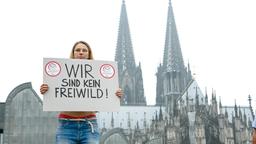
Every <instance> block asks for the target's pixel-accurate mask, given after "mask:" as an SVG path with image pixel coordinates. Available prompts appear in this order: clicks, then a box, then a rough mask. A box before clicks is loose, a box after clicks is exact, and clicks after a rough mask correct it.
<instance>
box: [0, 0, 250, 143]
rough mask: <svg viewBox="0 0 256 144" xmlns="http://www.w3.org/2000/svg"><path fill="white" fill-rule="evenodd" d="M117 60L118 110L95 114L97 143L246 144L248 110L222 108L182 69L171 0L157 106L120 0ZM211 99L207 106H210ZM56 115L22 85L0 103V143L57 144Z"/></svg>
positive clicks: (157, 86)
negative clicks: (150, 99) (145, 83)
mask: <svg viewBox="0 0 256 144" xmlns="http://www.w3.org/2000/svg"><path fill="white" fill-rule="evenodd" d="M115 60H116V61H117V62H118V71H119V78H120V79H119V84H120V86H121V87H122V89H123V90H124V97H123V99H122V106H121V109H120V111H119V112H104V113H103V112H99V113H98V114H97V117H98V124H99V128H100V132H101V139H100V141H101V144H245V143H246V144H247V143H251V123H252V120H253V119H254V114H253V110H252V106H251V97H250V96H249V98H248V100H249V104H248V106H238V105H237V104H236V103H235V104H234V106H233V107H231V106H222V104H221V101H219V103H218V102H217V98H216V97H217V96H216V93H215V91H212V92H211V98H209V97H208V93H207V92H205V94H203V93H202V91H201V89H200V87H199V86H198V84H197V82H196V80H195V79H194V78H193V77H192V75H191V70H190V66H189V64H188V66H187V67H185V66H184V62H183V57H182V52H181V48H180V44H179V39H178V33H177V29H176V24H175V19H174V14H173V10H172V6H171V1H169V9H168V17H167V28H166V41H165V48H164V56H163V63H162V64H160V65H159V66H158V68H157V73H156V77H157V84H156V105H155V106H148V105H147V103H146V99H145V96H144V88H143V78H142V72H141V65H140V64H139V66H136V64H135V59H134V55H133V48H132V42H131V36H130V30H129V25H128V17H127V12H126V5H125V2H124V0H123V3H122V9H121V16H120V24H119V33H118V41H117V48H116V56H115ZM209 99H210V102H209ZM56 117H57V113H56V112H43V111H42V100H41V99H40V98H39V96H38V95H37V94H36V92H35V91H34V90H33V88H32V85H31V83H24V84H21V85H19V86H17V87H16V88H14V89H13V91H12V92H11V93H10V94H9V95H8V97H7V100H6V102H5V103H0V144H52V143H55V131H56V127H57V118H56Z"/></svg>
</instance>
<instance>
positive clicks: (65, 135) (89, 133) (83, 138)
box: [56, 119, 99, 144]
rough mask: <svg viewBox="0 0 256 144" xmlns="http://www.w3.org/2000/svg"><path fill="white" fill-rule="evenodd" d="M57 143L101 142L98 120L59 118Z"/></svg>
mask: <svg viewBox="0 0 256 144" xmlns="http://www.w3.org/2000/svg"><path fill="white" fill-rule="evenodd" d="M56 144H99V130H98V125H97V120H96V119H94V120H85V121H70V120H59V127H58V129H57V133H56Z"/></svg>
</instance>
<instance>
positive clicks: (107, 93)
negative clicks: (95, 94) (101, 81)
mask: <svg viewBox="0 0 256 144" xmlns="http://www.w3.org/2000/svg"><path fill="white" fill-rule="evenodd" d="M106 98H108V89H106Z"/></svg>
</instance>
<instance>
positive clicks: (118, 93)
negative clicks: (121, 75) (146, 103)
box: [115, 88, 123, 99]
mask: <svg viewBox="0 0 256 144" xmlns="http://www.w3.org/2000/svg"><path fill="white" fill-rule="evenodd" d="M115 94H116V96H117V97H119V98H120V99H121V97H122V96H123V91H122V89H120V88H119V89H118V90H117V91H116V93H115Z"/></svg>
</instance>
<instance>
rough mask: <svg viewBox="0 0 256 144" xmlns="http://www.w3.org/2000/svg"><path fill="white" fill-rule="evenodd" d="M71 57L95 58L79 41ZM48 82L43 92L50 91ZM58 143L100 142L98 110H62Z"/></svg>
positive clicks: (96, 143)
mask: <svg viewBox="0 0 256 144" xmlns="http://www.w3.org/2000/svg"><path fill="white" fill-rule="evenodd" d="M70 58H72V59H90V60H92V59H93V54H92V50H91V48H90V46H89V44H88V43H86V42H84V41H78V42H76V43H75V44H74V46H73V48H72V51H71V54H70ZM48 89H49V87H48V85H47V84H42V85H41V87H40V92H41V94H44V93H46V92H47V91H48ZM115 94H116V96H118V97H119V98H120V97H121V96H122V95H123V92H122V91H121V89H119V90H117V91H116V93H115ZM56 143H57V144H78V143H79V144H98V143H99V131H98V126H97V120H96V112H94V111H86V112H60V114H59V126H58V129H57V133H56Z"/></svg>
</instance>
